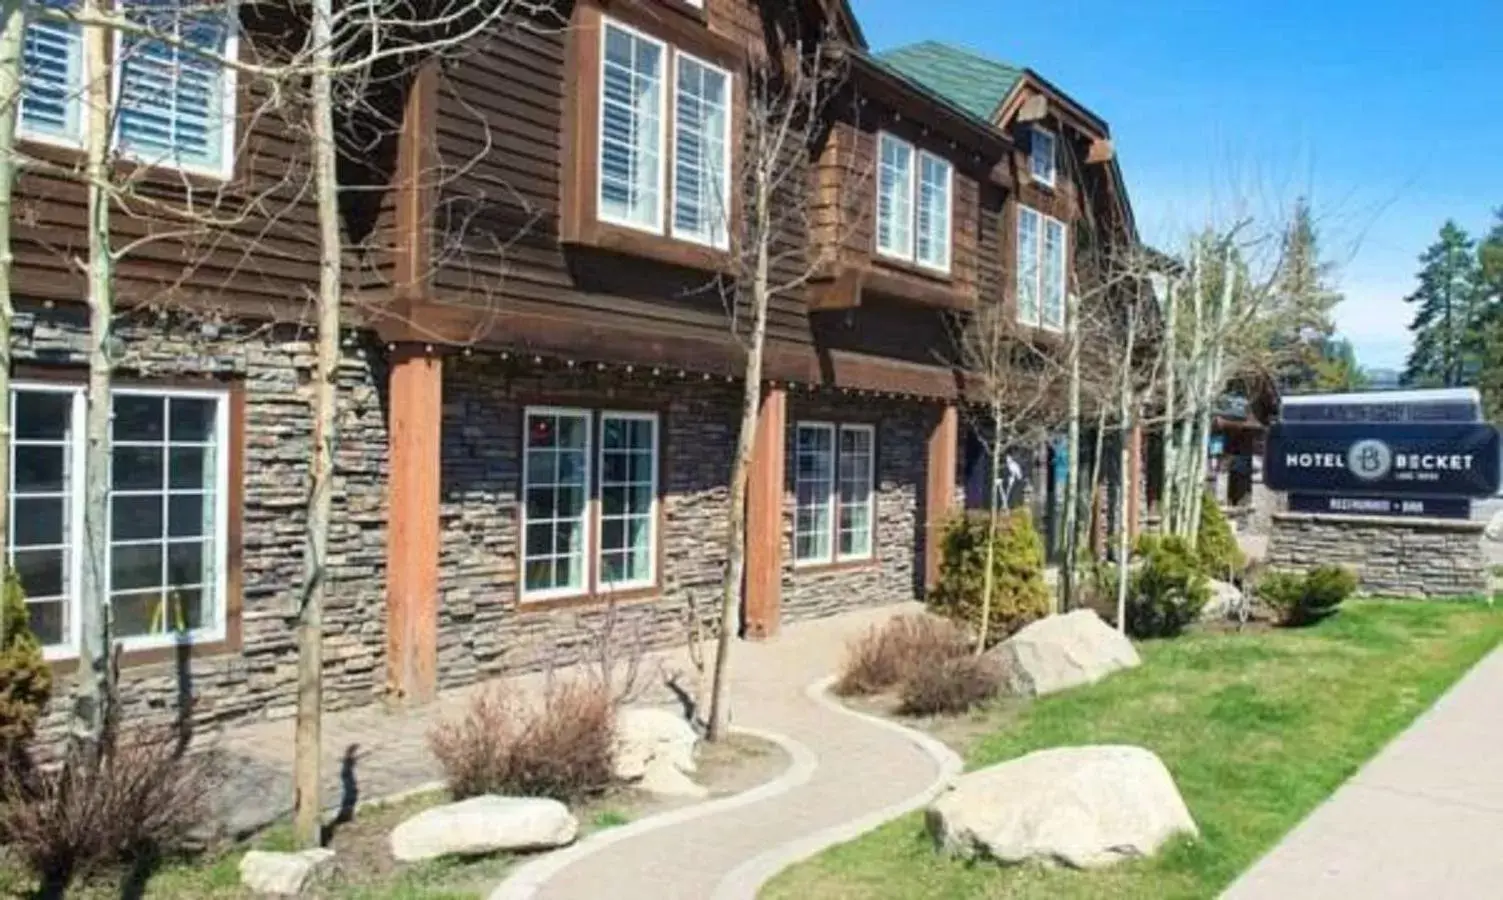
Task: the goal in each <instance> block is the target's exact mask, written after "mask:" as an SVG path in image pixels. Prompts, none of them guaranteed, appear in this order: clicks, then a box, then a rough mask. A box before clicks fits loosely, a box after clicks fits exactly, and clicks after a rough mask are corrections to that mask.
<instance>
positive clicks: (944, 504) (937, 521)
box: [924, 405, 960, 591]
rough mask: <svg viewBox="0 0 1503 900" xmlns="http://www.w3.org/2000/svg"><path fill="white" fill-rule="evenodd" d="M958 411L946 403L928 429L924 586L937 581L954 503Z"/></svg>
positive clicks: (958, 442)
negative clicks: (942, 549)
mask: <svg viewBox="0 0 1503 900" xmlns="http://www.w3.org/2000/svg"><path fill="white" fill-rule="evenodd" d="M959 449H960V411H959V410H958V409H956V407H954V406H952V405H946V406H945V407H944V409H943V410H941V412H940V414H939V419H938V421H936V422H935V423H934V427H933V428H932V429H931V430H930V431H929V450H928V478H927V481H926V484H925V491H924V589H925V590H926V591H927V590H928V589H930V588H932V587H934V585H936V584H938V583H939V564H940V559H941V553H940V549H941V547H940V545H941V543H942V542H943V540H944V533H945V523H946V522H948V521H949V519H950V515H951V514H952V512H953V510H954V505H955V468H956V456H957V454H958V453H959Z"/></svg>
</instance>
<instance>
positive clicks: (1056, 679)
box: [987, 609, 1139, 697]
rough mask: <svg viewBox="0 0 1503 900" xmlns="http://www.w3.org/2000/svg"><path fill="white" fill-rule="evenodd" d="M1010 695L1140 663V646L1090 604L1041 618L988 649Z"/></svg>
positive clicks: (1035, 693) (1074, 683) (1048, 690)
mask: <svg viewBox="0 0 1503 900" xmlns="http://www.w3.org/2000/svg"><path fill="white" fill-rule="evenodd" d="M987 652H988V654H989V655H990V656H991V657H992V659H994V660H996V662H997V666H998V670H999V671H1000V672H1001V673H1002V684H1003V687H1004V689H1005V690H1006V691H1007V692H1008V693H1011V694H1019V695H1022V696H1026V697H1042V696H1043V695H1045V694H1052V693H1055V692H1056V691H1063V690H1066V689H1068V688H1072V687H1078V686H1080V685H1083V684H1091V683H1092V682H1096V681H1100V680H1101V679H1103V678H1105V677H1106V676H1108V675H1110V674H1111V673H1113V672H1115V671H1117V670H1118V669H1128V668H1132V667H1133V666H1136V665H1138V663H1139V659H1138V651H1136V650H1134V649H1133V646H1132V642H1131V641H1129V640H1128V639H1127V638H1126V636H1124V635H1122V634H1121V633H1120V632H1118V631H1117V630H1116V629H1115V628H1112V627H1111V626H1110V625H1108V624H1106V623H1105V622H1103V621H1101V617H1100V616H1098V615H1096V614H1095V613H1094V612H1092V611H1091V610H1088V609H1080V610H1076V611H1075V612H1072V613H1066V614H1065V615H1062V616H1049V617H1048V618H1045V619H1040V620H1038V621H1037V622H1034V623H1033V624H1032V625H1029V626H1028V627H1027V628H1024V629H1023V630H1022V631H1019V632H1018V633H1017V634H1015V635H1013V636H1012V637H1010V638H1008V639H1007V640H1005V641H1003V642H1002V643H1000V644H998V645H997V646H995V647H993V648H992V649H991V650H989V651H987Z"/></svg>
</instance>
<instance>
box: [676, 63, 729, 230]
mask: <svg viewBox="0 0 1503 900" xmlns="http://www.w3.org/2000/svg"><path fill="white" fill-rule="evenodd" d="M675 62H676V64H675V72H676V76H675V85H676V88H675V91H674V102H673V236H674V237H679V238H684V239H685V240H690V241H694V242H695V243H700V244H708V245H709V246H711V247H719V248H722V249H723V248H724V247H725V246H726V245H727V243H728V240H727V232H726V222H727V220H728V218H727V210H728V207H729V203H730V192H731V169H730V143H731V96H730V93H731V75H730V73H729V72H727V71H725V70H724V69H721V68H718V67H716V66H712V65H710V64H709V63H707V62H704V61H703V60H699V59H695V58H694V57H692V56H690V55H688V54H687V53H679V54H678V55H677V56H676V57H675Z"/></svg>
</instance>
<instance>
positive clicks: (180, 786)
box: [0, 728, 225, 895]
mask: <svg viewBox="0 0 1503 900" xmlns="http://www.w3.org/2000/svg"><path fill="white" fill-rule="evenodd" d="M178 738H179V735H178V733H177V731H176V730H175V729H172V728H138V729H133V730H131V731H128V732H123V733H121V734H119V735H113V736H108V737H107V739H106V742H105V745H104V746H103V747H102V748H101V749H100V751H99V752H98V753H97V755H96V756H95V758H93V759H89V758H86V757H85V756H84V755H83V754H82V753H80V752H74V751H71V750H70V752H69V753H68V754H67V755H66V756H65V757H64V759H63V762H62V765H60V766H57V767H55V768H50V769H41V770H33V771H31V772H29V773H26V774H24V775H21V774H16V773H15V772H14V771H13V772H12V773H10V774H8V775H7V780H8V782H9V783H8V784H7V788H8V793H10V795H11V796H12V797H14V798H15V799H13V800H12V801H11V802H9V803H7V804H6V805H5V807H4V809H3V810H0V841H3V842H4V843H5V844H6V845H8V846H9V847H10V849H11V851H12V852H13V853H14V854H15V855H16V857H17V858H18V859H20V860H21V861H22V862H24V863H25V864H26V866H27V868H29V869H30V870H31V872H32V873H33V874H34V875H35V876H36V877H37V878H39V879H40V880H41V882H42V886H43V894H44V895H45V894H48V893H49V891H56V892H61V891H62V890H63V889H64V888H65V887H66V886H67V885H68V884H69V883H70V882H71V881H72V880H73V879H75V878H79V877H83V876H87V875H89V874H91V873H94V872H98V871H100V870H102V869H104V868H106V867H109V866H114V865H122V866H142V865H150V864H151V863H152V861H154V860H157V859H160V858H161V857H163V856H167V855H171V854H174V853H180V852H183V851H185V850H188V849H190V848H191V847H192V846H193V844H194V843H195V840H194V836H195V835H199V834H202V833H203V831H204V830H205V829H206V828H207V826H209V825H210V824H211V821H212V818H213V815H214V808H213V800H214V796H215V794H216V792H217V791H218V790H219V788H220V787H221V786H222V785H223V783H224V778H225V771H224V767H223V765H222V764H221V761H220V759H219V757H218V755H217V754H215V753H212V752H197V753H185V752H183V751H182V745H181V743H180V741H179V739H178Z"/></svg>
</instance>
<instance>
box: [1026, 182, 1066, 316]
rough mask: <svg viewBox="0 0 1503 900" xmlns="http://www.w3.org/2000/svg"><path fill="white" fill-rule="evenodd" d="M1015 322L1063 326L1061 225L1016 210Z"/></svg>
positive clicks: (1032, 211)
mask: <svg viewBox="0 0 1503 900" xmlns="http://www.w3.org/2000/svg"><path fill="white" fill-rule="evenodd" d="M1017 247H1018V266H1017V269H1018V295H1017V301H1018V321H1019V322H1021V323H1023V324H1024V325H1033V326H1035V327H1039V328H1048V329H1051V330H1055V331H1059V330H1062V329H1063V328H1064V326H1065V291H1066V290H1067V289H1068V286H1067V284H1066V259H1067V257H1066V247H1065V226H1064V223H1063V222H1061V221H1059V220H1058V219H1055V218H1053V217H1052V216H1046V215H1044V214H1043V213H1041V212H1039V211H1037V210H1035V209H1030V208H1028V207H1026V206H1019V207H1018V245H1017Z"/></svg>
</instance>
